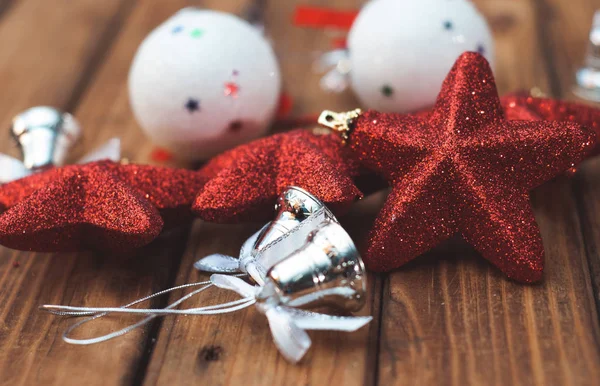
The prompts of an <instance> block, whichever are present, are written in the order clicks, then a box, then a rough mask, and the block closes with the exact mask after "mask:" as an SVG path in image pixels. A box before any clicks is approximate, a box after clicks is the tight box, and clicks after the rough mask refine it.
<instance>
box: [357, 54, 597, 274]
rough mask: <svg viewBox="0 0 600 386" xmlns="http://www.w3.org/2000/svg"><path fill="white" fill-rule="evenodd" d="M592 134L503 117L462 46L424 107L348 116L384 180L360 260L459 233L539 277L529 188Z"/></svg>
mask: <svg viewBox="0 0 600 386" xmlns="http://www.w3.org/2000/svg"><path fill="white" fill-rule="evenodd" d="M594 138H595V136H594V135H593V133H591V132H589V131H588V130H586V129H583V128H582V127H581V126H579V125H578V124H576V123H570V122H564V123H563V122H546V121H507V120H506V119H505V117H504V113H503V110H502V106H501V104H500V100H499V98H498V95H497V91H496V84H495V81H494V78H493V75H492V71H491V69H490V67H489V64H488V63H487V61H486V60H485V59H484V57H483V56H481V55H479V54H476V53H465V54H463V55H462V56H461V57H460V58H459V59H458V60H457V62H456V63H455V65H454V67H453V68H452V70H451V71H450V73H449V74H448V76H447V78H446V80H445V81H444V84H443V86H442V90H441V92H440V94H439V96H438V100H437V102H436V105H435V108H434V110H433V112H432V114H431V115H430V116H429V117H425V118H423V117H416V116H406V115H394V114H383V113H378V112H375V111H369V112H366V113H364V114H362V115H360V116H359V117H358V118H357V119H355V120H354V122H353V132H352V134H351V137H350V144H351V147H352V149H353V151H354V153H355V154H356V155H357V156H358V157H359V158H360V159H361V161H362V162H364V164H365V165H366V166H367V167H369V168H371V169H372V170H374V171H377V172H378V173H380V174H383V175H384V176H385V177H386V178H387V179H388V181H389V182H390V184H391V185H392V192H391V194H390V195H389V197H388V199H387V202H386V204H385V206H384V207H383V209H382V211H381V213H380V214H379V216H378V218H377V220H376V222H375V225H374V229H373V230H372V232H371V236H370V245H369V248H368V251H367V254H366V256H365V264H367V266H368V267H369V268H371V269H373V270H375V271H388V270H391V269H394V268H396V267H399V266H401V265H403V264H405V263H407V262H408V261H410V260H412V259H414V258H415V257H417V256H418V255H420V254H422V253H423V252H426V251H427V250H429V249H431V248H432V247H434V246H435V245H437V244H438V243H440V242H441V241H443V240H446V239H448V238H449V237H451V236H452V235H454V234H456V233H459V234H461V235H462V236H463V238H464V239H465V240H466V241H467V242H468V243H469V244H471V245H473V246H474V247H475V249H477V250H478V251H479V252H480V253H481V254H482V255H483V256H484V257H485V258H486V259H487V260H489V261H490V262H491V263H493V264H494V265H496V266H497V267H498V268H499V269H500V270H502V271H503V272H504V273H505V274H506V275H507V276H508V277H510V278H512V279H515V280H518V281H522V282H535V281H538V280H540V279H541V277H542V271H543V266H544V261H543V260H544V248H543V245H542V240H541V237H540V233H539V230H538V227H537V224H536V222H535V218H534V215H533V212H532V209H531V205H530V202H529V191H530V190H531V189H532V188H535V187H536V186H538V185H540V184H541V183H543V182H545V181H547V180H549V179H551V178H553V177H554V176H556V175H557V174H559V173H561V172H562V171H564V170H566V169H569V168H570V167H572V166H574V165H575V164H576V163H578V162H580V161H581V160H582V159H583V157H584V155H585V154H586V152H588V151H589V150H590V149H591V148H592V147H593V146H594Z"/></svg>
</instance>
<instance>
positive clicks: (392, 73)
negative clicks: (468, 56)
mask: <svg viewBox="0 0 600 386" xmlns="http://www.w3.org/2000/svg"><path fill="white" fill-rule="evenodd" d="M347 44H348V50H343V49H341V50H336V51H333V52H330V53H328V54H326V55H324V56H323V57H322V58H321V59H320V61H319V68H320V69H321V70H324V69H327V68H330V69H331V70H330V71H329V72H328V73H327V74H326V75H325V76H324V77H323V79H322V82H321V84H322V86H323V87H324V88H325V89H327V90H331V91H341V90H343V89H344V88H345V87H346V85H347V84H348V83H349V84H350V85H351V86H352V89H353V91H354V92H355V94H356V95H357V96H358V98H359V99H360V101H361V104H363V105H364V106H366V107H368V108H372V109H377V110H380V111H386V112H411V111H416V110H419V109H422V108H425V107H429V106H432V105H433V104H434V102H435V98H436V95H437V93H438V91H439V89H440V86H441V84H442V81H443V80H444V76H445V75H446V73H447V72H448V71H449V70H450V68H451V67H452V64H453V63H454V61H455V60H456V59H457V58H458V56H459V55H460V54H462V53H463V52H465V51H477V52H479V53H481V54H483V55H485V56H486V57H487V58H488V60H490V62H493V59H494V44H493V39H492V34H491V32H490V28H489V27H488V25H487V23H486V21H485V19H484V18H483V17H482V16H481V14H480V13H479V12H478V11H477V9H476V8H475V6H474V5H473V4H472V3H471V2H470V1H466V0H455V1H448V0H424V1H397V0H373V1H370V2H368V3H367V4H366V5H365V6H364V7H363V8H362V9H361V11H360V13H359V14H358V16H357V18H356V20H355V21H354V23H353V24H352V28H351V29H350V32H349V34H348V39H347Z"/></svg>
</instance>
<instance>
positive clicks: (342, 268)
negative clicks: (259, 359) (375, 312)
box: [211, 220, 372, 363]
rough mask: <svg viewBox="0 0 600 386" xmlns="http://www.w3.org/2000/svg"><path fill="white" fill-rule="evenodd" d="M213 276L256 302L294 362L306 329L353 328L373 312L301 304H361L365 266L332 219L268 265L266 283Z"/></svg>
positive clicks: (306, 345) (301, 353)
mask: <svg viewBox="0 0 600 386" xmlns="http://www.w3.org/2000/svg"><path fill="white" fill-rule="evenodd" d="M211 282H212V284H214V285H215V286H217V287H219V288H223V289H228V290H231V291H235V292H237V293H238V294H240V295H241V296H243V299H241V300H240V301H238V302H243V301H247V302H248V303H243V304H244V306H246V305H249V304H256V307H257V309H258V310H259V311H260V312H261V313H263V314H264V315H265V316H266V317H267V320H268V321H269V327H270V328H271V333H272V335H273V341H274V342H275V345H276V346H277V348H278V349H279V351H280V352H281V354H282V355H283V356H284V357H285V358H286V359H287V360H289V361H291V362H294V363H295V362H298V361H299V360H300V359H301V358H302V357H303V356H304V354H305V353H306V351H308V349H309V348H310V346H311V340H310V337H309V336H308V334H307V333H306V331H305V330H337V331H347V332H350V331H355V330H357V329H359V328H361V327H363V326H364V325H366V324H367V323H369V322H370V321H371V319H372V318H371V317H368V316H367V317H358V316H347V317H342V316H331V315H326V314H320V313H315V312H310V311H306V310H303V309H304V308H314V307H322V306H328V307H333V308H336V309H337V310H340V311H358V310H359V309H361V308H362V307H363V306H364V304H365V298H366V291H367V286H366V272H365V268H364V265H363V262H362V260H361V258H360V255H359V254H358V251H357V249H356V247H355V246H354V243H353V242H352V239H351V238H350V236H349V235H348V234H347V233H346V231H345V230H344V228H342V226H341V225H340V224H338V223H337V222H335V221H331V220H326V221H324V222H323V223H321V224H320V225H319V226H318V227H317V228H316V229H315V230H314V231H313V232H311V233H310V234H309V236H308V238H307V239H306V242H305V244H304V245H303V246H302V247H300V248H299V249H298V250H296V251H294V252H292V253H291V254H290V255H288V256H287V257H285V258H284V259H283V260H281V261H279V262H278V263H276V264H275V265H273V267H271V269H270V270H269V271H268V273H267V276H266V279H265V284H264V285H262V286H260V287H254V286H252V285H250V284H248V283H246V282H245V281H243V280H242V279H240V278H238V277H235V276H225V275H212V277H211Z"/></svg>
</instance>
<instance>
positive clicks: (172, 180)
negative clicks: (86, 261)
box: [0, 161, 205, 252]
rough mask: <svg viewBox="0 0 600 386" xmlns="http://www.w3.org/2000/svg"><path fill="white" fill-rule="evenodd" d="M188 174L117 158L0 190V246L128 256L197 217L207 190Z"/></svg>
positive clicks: (40, 175)
mask: <svg viewBox="0 0 600 386" xmlns="http://www.w3.org/2000/svg"><path fill="white" fill-rule="evenodd" d="M204 182H205V178H204V177H202V176H201V175H199V174H197V173H195V172H192V171H188V170H181V169H169V168H163V167H154V166H142V165H121V164H118V163H114V162H110V161H100V162H94V163H90V164H86V165H72V166H66V167H63V168H57V169H50V170H48V171H45V172H41V173H38V174H34V175H32V176H30V177H26V178H23V179H20V180H17V181H14V182H12V183H9V184H5V185H2V186H0V206H1V207H2V208H3V209H4V210H6V211H5V212H4V213H3V214H2V215H1V216H0V244H2V245H5V246H7V247H10V248H14V249H21V250H30V251H38V252H64V251H77V250H82V249H98V250H109V251H127V250H130V249H133V248H137V247H140V246H143V245H145V244H148V243H149V242H150V241H152V240H153V239H154V238H156V236H158V234H159V233H160V231H161V229H162V228H163V223H164V224H166V225H169V226H172V225H175V224H176V223H177V222H181V221H186V220H187V219H189V218H190V217H191V215H190V210H189V208H190V206H191V203H192V200H193V198H194V197H195V194H196V193H197V192H198V191H199V190H200V189H201V187H202V186H203V185H204Z"/></svg>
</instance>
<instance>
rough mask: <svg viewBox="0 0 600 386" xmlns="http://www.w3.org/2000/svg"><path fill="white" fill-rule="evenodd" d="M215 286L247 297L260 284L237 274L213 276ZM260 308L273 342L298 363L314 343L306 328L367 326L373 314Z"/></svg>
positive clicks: (262, 305)
mask: <svg viewBox="0 0 600 386" xmlns="http://www.w3.org/2000/svg"><path fill="white" fill-rule="evenodd" d="M210 281H211V282H212V284H213V285H215V286H217V287H219V288H223V289H227V290H230V291H234V292H237V293H238V294H240V295H241V296H242V297H243V298H242V300H244V299H248V300H249V299H252V298H253V297H254V298H256V295H257V293H258V291H260V290H261V287H253V286H251V285H250V284H248V283H246V282H245V281H243V280H241V279H240V278H238V277H234V276H226V275H212V276H211V277H210ZM255 304H256V306H257V309H258V310H259V311H260V312H261V313H263V314H264V315H265V316H266V317H267V320H268V322H269V327H270V329H271V335H273V341H274V342H275V345H276V346H277V348H278V349H279V352H281V354H282V355H283V356H284V357H285V358H286V359H287V360H288V361H290V362H292V363H297V362H298V361H300V359H302V357H303V356H304V354H306V352H307V351H308V349H309V348H310V346H311V344H312V343H311V340H310V337H309V336H308V334H307V333H306V331H305V330H334V331H346V332H352V331H356V330H358V329H359V328H361V327H363V326H365V325H366V324H367V323H369V322H370V321H371V320H372V319H373V318H372V317H370V316H332V315H326V314H320V313H317V312H310V311H305V310H299V309H296V308H291V307H286V306H283V305H280V304H278V303H276V302H268V301H267V302H265V303H257V302H256V300H255Z"/></svg>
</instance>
